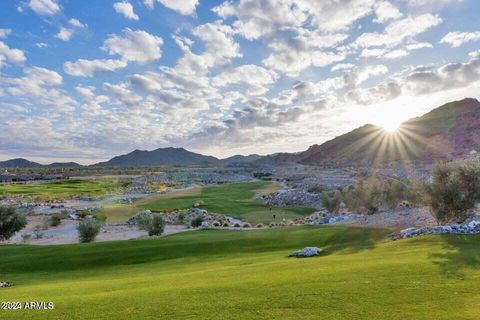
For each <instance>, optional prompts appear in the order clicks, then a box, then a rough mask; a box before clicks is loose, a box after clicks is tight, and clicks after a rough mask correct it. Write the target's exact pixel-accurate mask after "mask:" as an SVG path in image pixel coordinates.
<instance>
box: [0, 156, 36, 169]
mask: <svg viewBox="0 0 480 320" xmlns="http://www.w3.org/2000/svg"><path fill="white" fill-rule="evenodd" d="M41 166H42V165H41V164H40V163H37V162H33V161H28V160H27V159H23V158H16V159H10V160H7V161H0V168H37V167H41Z"/></svg>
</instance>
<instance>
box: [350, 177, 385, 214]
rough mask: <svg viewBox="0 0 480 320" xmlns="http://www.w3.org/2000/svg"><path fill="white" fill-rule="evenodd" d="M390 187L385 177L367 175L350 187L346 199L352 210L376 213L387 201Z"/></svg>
mask: <svg viewBox="0 0 480 320" xmlns="http://www.w3.org/2000/svg"><path fill="white" fill-rule="evenodd" d="M388 189H389V185H388V183H387V182H385V180H384V179H382V178H380V177H377V176H370V177H365V178H362V179H360V180H359V181H358V182H357V184H356V185H355V186H354V187H353V188H348V190H347V191H346V192H345V195H344V201H345V204H346V205H347V207H348V208H349V209H350V210H351V211H357V212H360V213H364V214H374V213H376V212H378V211H379V209H380V207H381V206H382V205H383V204H384V203H385V202H386V195H387V193H388ZM392 202H393V200H392Z"/></svg>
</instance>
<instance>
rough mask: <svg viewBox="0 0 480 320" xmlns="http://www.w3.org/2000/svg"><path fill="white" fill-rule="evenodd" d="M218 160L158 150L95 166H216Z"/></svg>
mask: <svg viewBox="0 0 480 320" xmlns="http://www.w3.org/2000/svg"><path fill="white" fill-rule="evenodd" d="M219 162H220V160H218V159H217V158H215V157H211V156H204V155H201V154H198V153H194V152H190V151H188V150H185V149H183V148H159V149H156V150H153V151H143V150H135V151H133V152H130V153H129V154H125V155H121V156H117V157H114V158H112V159H110V160H109V161H106V162H101V163H98V164H96V165H95V166H102V167H154V166H162V165H197V164H218V163H219Z"/></svg>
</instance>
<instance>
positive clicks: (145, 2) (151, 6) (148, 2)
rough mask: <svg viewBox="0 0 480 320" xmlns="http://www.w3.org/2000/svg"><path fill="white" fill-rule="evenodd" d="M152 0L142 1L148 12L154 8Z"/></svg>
mask: <svg viewBox="0 0 480 320" xmlns="http://www.w3.org/2000/svg"><path fill="white" fill-rule="evenodd" d="M153 1H154V0H143V4H144V5H145V6H146V7H147V8H148V9H150V10H152V9H153V7H154V2H153Z"/></svg>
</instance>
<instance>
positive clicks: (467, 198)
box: [426, 162, 480, 223]
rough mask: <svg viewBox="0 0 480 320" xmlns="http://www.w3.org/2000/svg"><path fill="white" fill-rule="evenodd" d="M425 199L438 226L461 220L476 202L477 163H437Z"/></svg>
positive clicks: (479, 180)
mask: <svg viewBox="0 0 480 320" xmlns="http://www.w3.org/2000/svg"><path fill="white" fill-rule="evenodd" d="M426 198H427V203H428V205H429V207H430V211H431V212H432V214H433V216H434V217H435V219H436V220H437V222H438V223H447V222H463V221H465V220H466V219H467V218H468V216H469V212H470V210H472V209H473V208H474V207H475V204H476V203H477V202H478V201H480V164H478V163H444V162H442V163H438V164H437V165H435V167H434V168H433V170H432V183H431V184H430V185H429V186H427V197H426Z"/></svg>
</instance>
